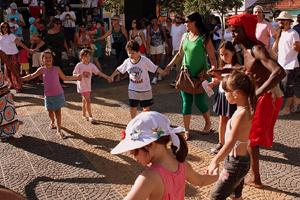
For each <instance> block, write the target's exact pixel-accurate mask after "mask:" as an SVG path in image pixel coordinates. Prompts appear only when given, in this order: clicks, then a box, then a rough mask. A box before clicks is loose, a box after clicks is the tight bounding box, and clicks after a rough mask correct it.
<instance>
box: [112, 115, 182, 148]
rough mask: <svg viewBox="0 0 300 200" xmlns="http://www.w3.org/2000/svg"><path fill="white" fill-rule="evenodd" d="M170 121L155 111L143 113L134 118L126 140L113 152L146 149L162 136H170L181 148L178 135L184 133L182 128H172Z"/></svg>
mask: <svg viewBox="0 0 300 200" xmlns="http://www.w3.org/2000/svg"><path fill="white" fill-rule="evenodd" d="M170 125H171V123H170V120H169V119H168V118H167V117H166V116H165V115H163V114H160V113H158V112H155V111H148V112H142V113H140V114H139V115H137V116H136V117H135V118H133V119H132V120H131V121H130V122H129V124H128V125H127V127H126V130H125V133H126V136H125V138H124V139H123V140H122V141H121V142H120V143H119V144H118V145H117V146H116V147H115V148H114V149H113V150H112V151H111V153H112V154H119V153H123V152H126V151H130V150H134V149H139V148H141V147H144V146H146V145H148V144H150V143H152V142H154V141H156V140H158V139H159V138H160V137H162V136H166V135H169V136H170V137H171V140H172V143H173V145H174V146H176V147H177V150H179V148H180V140H179V137H178V136H177V135H176V133H181V132H184V131H185V129H184V128H182V127H177V128H172V127H171V126H170Z"/></svg>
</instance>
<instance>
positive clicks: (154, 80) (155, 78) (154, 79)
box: [152, 77, 157, 85]
mask: <svg viewBox="0 0 300 200" xmlns="http://www.w3.org/2000/svg"><path fill="white" fill-rule="evenodd" d="M152 84H154V85H155V84H157V77H154V78H153V79H152Z"/></svg>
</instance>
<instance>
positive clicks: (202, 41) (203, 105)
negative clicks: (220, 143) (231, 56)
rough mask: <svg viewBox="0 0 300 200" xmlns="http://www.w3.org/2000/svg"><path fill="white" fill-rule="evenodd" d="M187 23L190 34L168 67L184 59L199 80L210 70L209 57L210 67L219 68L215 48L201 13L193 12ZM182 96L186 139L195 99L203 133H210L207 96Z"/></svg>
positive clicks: (183, 38)
mask: <svg viewBox="0 0 300 200" xmlns="http://www.w3.org/2000/svg"><path fill="white" fill-rule="evenodd" d="M185 23H186V26H187V30H188V31H189V32H187V33H185V34H184V35H183V37H182V41H181V46H180V49H179V52H178V53H177V54H176V55H175V56H174V58H173V59H172V61H171V62H170V63H169V64H168V65H167V68H169V69H171V67H172V66H173V65H174V64H175V63H178V61H179V60H180V59H181V58H183V60H182V65H183V66H185V67H186V68H187V69H188V71H189V73H190V75H191V76H192V77H193V78H197V76H198V74H199V73H200V72H203V71H207V70H208V69H209V65H208V62H207V55H208V57H209V60H210V64H211V66H210V67H211V68H215V67H216V66H217V62H216V58H215V54H214V47H213V44H212V41H211V39H210V37H209V34H208V31H207V29H206V28H205V25H204V23H203V21H202V17H201V15H200V14H199V13H197V12H193V13H191V14H189V15H188V16H187V17H186V21H185ZM180 95H181V98H182V114H183V122H184V127H185V129H186V132H185V138H186V139H188V136H189V131H190V120H191V114H192V105H193V101H194V99H195V101H194V102H195V104H196V106H197V108H198V109H199V111H200V112H201V113H202V116H203V118H204V120H205V125H204V128H203V130H202V132H203V133H209V132H210V131H211V120H210V113H209V108H208V105H207V94H206V93H201V94H190V93H187V92H184V91H180Z"/></svg>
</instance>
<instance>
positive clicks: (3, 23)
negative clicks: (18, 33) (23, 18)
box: [0, 22, 11, 34]
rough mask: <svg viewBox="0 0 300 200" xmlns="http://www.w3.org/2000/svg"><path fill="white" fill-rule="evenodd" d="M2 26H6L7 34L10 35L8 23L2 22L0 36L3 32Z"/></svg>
mask: <svg viewBox="0 0 300 200" xmlns="http://www.w3.org/2000/svg"><path fill="white" fill-rule="evenodd" d="M3 25H6V26H7V33H8V34H11V29H10V26H9V23H8V22H2V23H1V25H0V27H1V30H0V31H1V34H3V31H2V26H3Z"/></svg>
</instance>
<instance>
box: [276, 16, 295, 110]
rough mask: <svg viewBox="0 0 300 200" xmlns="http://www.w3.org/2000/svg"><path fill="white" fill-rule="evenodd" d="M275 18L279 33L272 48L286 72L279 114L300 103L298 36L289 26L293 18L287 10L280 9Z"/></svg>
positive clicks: (293, 108)
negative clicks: (283, 101)
mask: <svg viewBox="0 0 300 200" xmlns="http://www.w3.org/2000/svg"><path fill="white" fill-rule="evenodd" d="M276 20H277V21H278V23H279V27H280V29H281V33H280V36H279V39H278V40H277V41H276V42H275V44H274V48H273V50H274V51H275V52H278V63H279V64H280V65H281V66H282V67H283V68H284V70H285V72H286V74H287V75H286V77H285V79H284V80H283V81H282V85H283V90H284V97H285V105H284V107H283V108H282V111H281V112H280V114H281V115H288V114H290V113H291V112H293V111H294V110H295V109H297V106H298V105H299V104H300V99H299V98H300V85H299V82H300V67H299V62H298V59H297V56H298V53H299V52H298V51H299V47H300V45H299V43H300V38H299V34H298V33H297V31H295V30H294V29H292V28H291V25H292V22H293V19H292V16H291V15H290V14H289V13H288V12H286V11H282V12H281V13H280V14H279V16H278V17H277V18H276ZM277 50H278V51H277Z"/></svg>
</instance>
